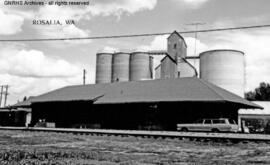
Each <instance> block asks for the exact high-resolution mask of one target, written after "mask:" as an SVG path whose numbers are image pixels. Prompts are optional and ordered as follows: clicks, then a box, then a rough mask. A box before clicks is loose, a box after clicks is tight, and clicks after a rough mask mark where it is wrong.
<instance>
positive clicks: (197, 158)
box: [0, 131, 270, 165]
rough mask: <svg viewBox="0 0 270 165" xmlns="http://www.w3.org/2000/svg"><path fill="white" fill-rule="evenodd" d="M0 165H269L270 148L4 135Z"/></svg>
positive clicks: (264, 145) (251, 144) (16, 133)
mask: <svg viewBox="0 0 270 165" xmlns="http://www.w3.org/2000/svg"><path fill="white" fill-rule="evenodd" d="M0 164H1V165H2V164H31V165H34V164H55V165H58V164H59V165H60V164H98V165H99V164H104V165H105V164H122V165H129V164H181V165H182V164H236V165H239V164H270V143H254V142H245V143H231V142H226V143H225V142H199V141H190V140H188V139H185V140H179V139H161V138H160V139H154V138H140V137H116V136H91V135H73V134H59V133H46V132H23V131H0Z"/></svg>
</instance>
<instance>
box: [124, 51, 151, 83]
mask: <svg viewBox="0 0 270 165" xmlns="http://www.w3.org/2000/svg"><path fill="white" fill-rule="evenodd" d="M129 77H130V81H139V80H149V79H152V77H153V57H151V56H150V55H149V54H148V53H146V52H134V53H132V54H131V56H130V75H129Z"/></svg>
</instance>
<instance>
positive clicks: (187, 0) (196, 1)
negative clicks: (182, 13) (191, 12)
mask: <svg viewBox="0 0 270 165" xmlns="http://www.w3.org/2000/svg"><path fill="white" fill-rule="evenodd" d="M174 1H176V2H179V3H183V4H185V5H188V6H189V7H191V8H194V9H196V8H198V7H200V6H201V5H203V4H205V3H206V2H208V1H210V0H174Z"/></svg>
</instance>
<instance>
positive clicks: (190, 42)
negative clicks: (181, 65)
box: [185, 37, 209, 56]
mask: <svg viewBox="0 0 270 165" xmlns="http://www.w3.org/2000/svg"><path fill="white" fill-rule="evenodd" d="M195 40H196V55H195ZM185 41H186V43H187V47H188V48H187V56H198V55H199V53H201V52H204V51H206V50H208V49H209V48H208V46H207V45H206V44H205V43H203V42H202V41H200V40H199V39H195V38H193V37H185Z"/></svg>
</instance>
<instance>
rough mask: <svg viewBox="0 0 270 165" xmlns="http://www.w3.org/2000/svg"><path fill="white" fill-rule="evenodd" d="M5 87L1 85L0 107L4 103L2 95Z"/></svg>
mask: <svg viewBox="0 0 270 165" xmlns="http://www.w3.org/2000/svg"><path fill="white" fill-rule="evenodd" d="M3 89H4V86H1V95H0V107H1V105H2V95H3Z"/></svg>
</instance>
